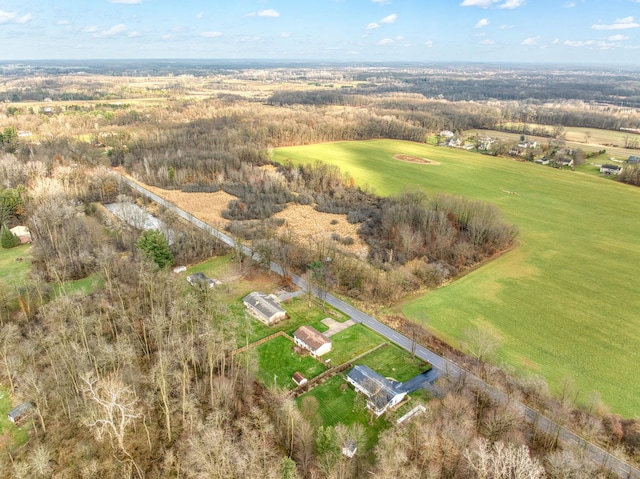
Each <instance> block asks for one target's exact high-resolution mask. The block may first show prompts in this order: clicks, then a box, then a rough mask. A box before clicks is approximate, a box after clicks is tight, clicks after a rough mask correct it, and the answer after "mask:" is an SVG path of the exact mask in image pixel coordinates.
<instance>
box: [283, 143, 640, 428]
mask: <svg viewBox="0 0 640 479" xmlns="http://www.w3.org/2000/svg"><path fill="white" fill-rule="evenodd" d="M397 154H405V155H412V156H416V157H421V158H427V159H430V160H433V161H437V162H439V163H440V165H422V164H413V163H406V162H400V161H398V160H396V159H394V158H393V156H394V155H397ZM274 159H275V160H276V161H284V160H286V159H291V160H293V161H294V162H314V161H316V160H321V161H326V162H328V163H332V164H335V165H338V166H340V167H341V168H342V169H343V170H344V171H346V172H348V173H350V174H351V175H352V176H354V177H355V179H356V181H357V182H358V183H359V184H360V185H362V186H365V185H368V186H370V187H372V188H374V189H375V190H376V191H377V192H378V193H379V194H383V195H392V194H396V193H400V192H402V191H406V190H411V189H424V190H425V191H426V192H427V193H428V194H433V193H437V192H446V193H451V194H455V195H463V196H466V197H470V198H475V199H480V200H486V201H489V202H491V203H493V204H495V205H497V206H498V207H500V208H501V209H502V211H503V212H504V214H505V215H506V217H507V219H508V220H509V221H511V222H513V223H515V224H517V225H518V226H519V228H520V230H521V235H520V238H519V240H520V245H519V246H518V247H517V248H516V249H515V250H513V251H511V252H509V253H508V254H506V255H504V256H502V257H500V258H499V259H497V260H495V261H493V262H491V263H489V264H486V265H484V266H483V267H482V268H479V269H477V270H475V271H473V272H471V273H470V274H468V275H466V276H464V277H462V278H459V279H458V280H456V281H455V282H453V283H451V284H449V285H448V286H446V287H443V288H440V289H438V290H435V291H430V292H428V293H426V294H424V295H423V296H420V297H418V298H415V299H413V300H412V301H410V302H408V303H407V304H405V305H404V307H403V311H404V313H405V314H406V315H407V316H408V317H413V318H419V317H424V315H423V314H421V313H422V312H423V311H425V310H426V313H427V315H428V316H429V318H430V320H429V324H428V326H429V328H431V329H432V330H434V332H436V334H438V335H439V336H441V337H442V338H444V339H446V340H448V341H450V342H452V343H454V344H456V343H458V341H459V340H460V339H461V338H462V337H463V336H464V334H465V331H466V330H468V329H469V328H473V327H477V326H480V327H483V326H490V327H491V329H492V330H494V331H495V332H496V333H497V334H498V335H499V336H500V339H501V341H502V348H501V349H500V352H499V353H500V357H501V359H502V360H504V361H506V362H508V363H510V364H513V365H514V366H516V367H517V368H518V369H520V370H525V371H527V372H529V373H534V374H539V375H542V376H544V377H545V378H547V380H548V381H549V382H550V384H551V385H552V387H557V386H558V384H559V382H560V380H561V379H562V378H563V377H565V376H571V377H573V378H574V379H575V381H576V383H577V384H578V386H579V388H580V391H581V394H580V400H583V401H584V400H586V398H587V396H588V395H589V394H590V393H591V392H593V391H599V392H600V393H601V395H602V398H603V399H604V401H605V402H606V403H607V404H608V405H610V406H611V408H612V409H613V410H614V411H615V412H618V413H621V414H623V415H626V416H637V415H638V414H639V413H640V396H639V395H638V394H637V392H638V391H637V387H636V384H637V368H636V364H637V363H638V361H639V360H640V320H638V318H637V311H639V310H640V297H638V295H637V294H635V291H636V290H637V289H638V287H639V286H640V277H639V276H638V275H637V272H636V269H637V265H638V264H640V243H638V241H637V238H638V237H640V222H639V221H638V206H637V205H638V203H639V200H640V190H639V189H637V188H634V187H630V186H627V185H623V184H618V183H614V182H611V181H604V180H603V179H602V178H598V177H595V176H593V175H588V174H583V173H580V172H571V171H566V170H556V169H552V168H540V167H539V165H535V164H531V163H521V162H516V161H511V160H507V159H504V158H494V157H490V156H484V155H480V154H475V153H468V152H464V151H460V150H452V149H448V148H436V147H431V146H428V145H423V144H417V143H410V142H402V141H392V140H373V141H366V142H337V143H328V144H319V145H310V146H300V147H290V148H282V149H278V150H276V151H275V155H274Z"/></svg>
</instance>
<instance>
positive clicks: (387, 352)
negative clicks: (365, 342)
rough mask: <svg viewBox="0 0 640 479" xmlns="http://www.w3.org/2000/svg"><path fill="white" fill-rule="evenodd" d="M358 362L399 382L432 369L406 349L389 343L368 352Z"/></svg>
mask: <svg viewBox="0 0 640 479" xmlns="http://www.w3.org/2000/svg"><path fill="white" fill-rule="evenodd" d="M358 364H366V365H367V366H369V367H370V368H371V369H373V370H374V371H376V372H377V373H380V374H382V375H383V376H384V377H386V378H393V379H394V380H396V381H398V382H404V381H407V380H409V379H411V378H412V377H414V376H416V375H418V374H420V373H421V372H424V371H427V370H429V369H431V365H430V364H428V363H425V362H424V361H421V360H420V359H417V358H416V359H413V358H412V357H411V356H410V355H409V353H407V352H406V351H405V350H404V349H400V348H399V347H398V346H396V345H395V344H388V345H387V346H385V347H384V348H380V349H377V350H375V351H373V352H372V353H371V354H367V355H366V356H365V357H363V358H362V359H361V360H359V361H358Z"/></svg>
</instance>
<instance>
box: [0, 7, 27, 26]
mask: <svg viewBox="0 0 640 479" xmlns="http://www.w3.org/2000/svg"><path fill="white" fill-rule="evenodd" d="M31 18H32V17H31V14H30V13H26V14H24V15H22V16H19V15H18V13H17V12H5V11H4V10H0V24H3V23H27V22H28V21H29V20H31Z"/></svg>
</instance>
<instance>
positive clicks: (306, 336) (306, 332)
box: [293, 326, 332, 358]
mask: <svg viewBox="0 0 640 479" xmlns="http://www.w3.org/2000/svg"><path fill="white" fill-rule="evenodd" d="M293 341H294V342H295V343H296V344H297V345H298V346H300V347H301V348H304V349H308V350H309V351H311V355H312V356H313V357H314V358H316V357H318V356H322V355H323V354H327V353H328V352H329V351H331V347H332V342H331V340H330V339H329V338H328V337H327V336H325V335H324V334H322V333H321V332H320V331H318V330H316V329H315V328H314V327H312V326H300V327H299V328H298V329H296V331H295V332H294V333H293Z"/></svg>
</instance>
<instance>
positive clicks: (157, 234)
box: [137, 230, 173, 269]
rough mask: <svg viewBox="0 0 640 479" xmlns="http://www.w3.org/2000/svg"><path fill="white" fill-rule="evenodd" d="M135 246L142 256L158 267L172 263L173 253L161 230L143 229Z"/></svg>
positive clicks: (161, 267) (164, 266)
mask: <svg viewBox="0 0 640 479" xmlns="http://www.w3.org/2000/svg"><path fill="white" fill-rule="evenodd" d="M137 246H138V249H139V250H140V252H141V253H142V256H143V257H145V258H146V259H148V260H150V261H153V262H154V263H155V264H157V265H158V267H159V268H160V269H164V268H166V267H168V266H171V265H172V264H173V253H171V249H170V248H169V242H168V241H167V238H166V237H165V235H164V234H162V232H161V231H159V230H146V231H143V232H142V234H141V235H140V238H139V239H138V244H137Z"/></svg>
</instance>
